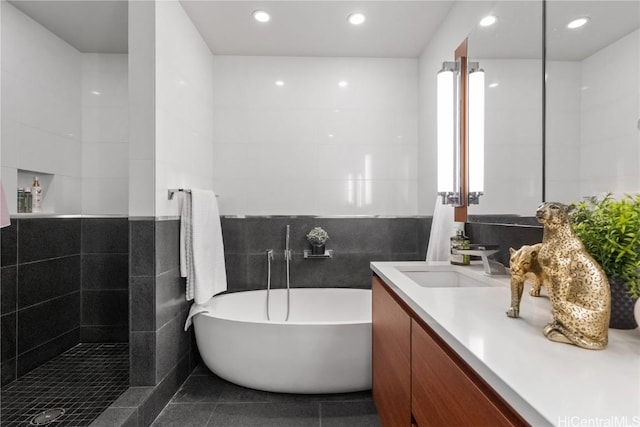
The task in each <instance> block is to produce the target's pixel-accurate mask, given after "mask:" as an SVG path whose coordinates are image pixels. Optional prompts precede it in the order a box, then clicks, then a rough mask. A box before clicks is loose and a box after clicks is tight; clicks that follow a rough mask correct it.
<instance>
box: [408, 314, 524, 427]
mask: <svg viewBox="0 0 640 427" xmlns="http://www.w3.org/2000/svg"><path fill="white" fill-rule="evenodd" d="M412 322H413V324H412V328H411V329H412V333H411V344H412V349H411V350H412V351H411V370H412V380H411V394H412V410H413V416H414V418H415V420H416V421H417V423H418V425H420V426H430V425H434V426H438V425H473V426H492V427H493V426H510V425H513V424H512V423H511V422H510V420H509V419H508V418H507V417H505V415H504V414H503V413H502V412H501V411H500V410H499V409H498V408H497V407H496V406H495V405H494V403H493V402H492V401H491V400H490V398H489V397H488V396H487V395H486V394H484V392H483V391H482V390H481V389H480V388H479V387H478V385H477V384H476V383H475V382H474V381H473V380H472V379H471V378H469V377H468V376H467V375H466V373H465V372H464V371H463V370H462V369H461V368H460V367H459V366H458V365H457V364H456V363H455V362H454V361H453V360H452V359H451V358H450V357H449V355H448V354H447V353H446V352H445V351H444V350H443V349H442V348H441V347H440V345H439V344H438V343H437V342H436V341H434V340H433V338H431V336H430V335H429V334H428V333H427V332H426V331H425V330H424V329H423V328H422V326H420V325H419V324H418V323H416V322H415V321H412Z"/></svg>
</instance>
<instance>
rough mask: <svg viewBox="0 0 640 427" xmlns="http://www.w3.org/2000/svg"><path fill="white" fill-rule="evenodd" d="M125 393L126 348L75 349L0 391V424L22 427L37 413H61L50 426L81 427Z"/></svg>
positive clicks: (93, 346)
mask: <svg viewBox="0 0 640 427" xmlns="http://www.w3.org/2000/svg"><path fill="white" fill-rule="evenodd" d="M128 387H129V345H128V344H126V343H113V344H111V343H108V344H105V343H103V344H78V345H76V346H75V347H73V348H71V349H69V350H67V351H65V352H64V353H62V354H60V355H59V356H56V357H55V358H53V359H51V360H50V361H49V362H47V363H45V364H44V365H42V366H40V367H38V368H36V369H34V370H32V371H31V372H29V373H27V374H25V375H24V376H22V377H20V378H18V379H17V380H16V381H13V382H11V383H9V384H7V385H5V386H4V387H2V390H1V391H0V424H2V426H3V427H14V426H16V427H17V426H28V425H29V422H30V421H31V419H32V418H33V417H34V416H35V415H37V414H39V413H41V412H42V411H44V410H46V409H53V408H62V409H64V411H65V413H64V415H62V416H61V417H60V418H58V419H57V420H56V421H55V422H53V423H51V424H50V425H53V426H56V427H63V426H87V425H89V424H91V422H92V421H93V420H94V419H95V418H97V417H98V415H100V413H101V412H102V411H104V410H105V409H106V408H107V407H109V405H110V404H111V403H112V402H113V401H115V400H116V399H117V398H118V396H120V395H121V394H122V393H123V392H124V391H125V390H126V389H127V388H128Z"/></svg>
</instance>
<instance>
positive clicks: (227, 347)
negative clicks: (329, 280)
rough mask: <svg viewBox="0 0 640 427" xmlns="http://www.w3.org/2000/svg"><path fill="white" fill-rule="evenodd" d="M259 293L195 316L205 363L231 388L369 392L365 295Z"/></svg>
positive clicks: (217, 301)
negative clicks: (286, 318)
mask: <svg viewBox="0 0 640 427" xmlns="http://www.w3.org/2000/svg"><path fill="white" fill-rule="evenodd" d="M266 295H267V293H266V290H261V291H248V292H238V293H232V294H225V295H220V296H217V297H215V298H213V299H212V300H211V302H210V305H211V306H210V312H209V313H201V314H198V315H196V316H195V317H194V327H195V333H196V341H197V343H198V349H199V351H200V355H201V356H202V359H203V361H204V363H205V364H206V365H207V367H208V368H209V369H210V370H211V371H213V372H214V373H215V374H217V375H218V376H220V377H222V378H224V379H226V380H227V381H231V382H233V383H235V384H238V385H242V386H245V387H250V388H254V389H258V390H266V391H273V392H281V393H343V392H352V391H360V390H368V389H370V388H371V291H370V290H368V289H334V288H322V289H299V288H295V289H291V304H290V310H291V311H290V316H289V320H288V321H286V322H285V321H284V318H285V315H286V290H285V289H277V290H271V296H270V306H271V309H270V317H271V320H267V315H266V304H265V302H266Z"/></svg>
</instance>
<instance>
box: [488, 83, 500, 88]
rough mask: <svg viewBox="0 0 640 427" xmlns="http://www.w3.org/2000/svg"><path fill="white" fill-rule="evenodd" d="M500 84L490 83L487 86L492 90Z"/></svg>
mask: <svg viewBox="0 0 640 427" xmlns="http://www.w3.org/2000/svg"><path fill="white" fill-rule="evenodd" d="M499 85H500V84H499V83H491V84H489V87H490V88H494V87H498V86H499Z"/></svg>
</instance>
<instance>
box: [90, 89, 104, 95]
mask: <svg viewBox="0 0 640 427" xmlns="http://www.w3.org/2000/svg"><path fill="white" fill-rule="evenodd" d="M101 94H102V92H100V91H98V90H92V91H91V95H101Z"/></svg>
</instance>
